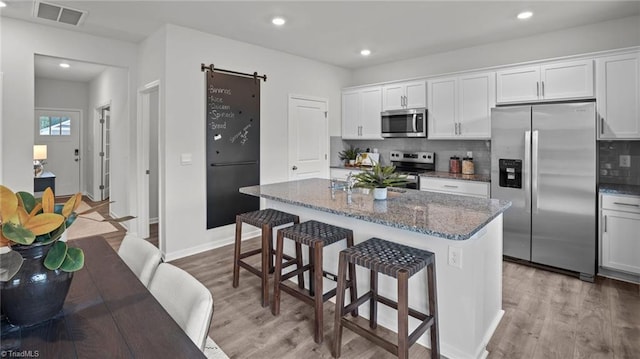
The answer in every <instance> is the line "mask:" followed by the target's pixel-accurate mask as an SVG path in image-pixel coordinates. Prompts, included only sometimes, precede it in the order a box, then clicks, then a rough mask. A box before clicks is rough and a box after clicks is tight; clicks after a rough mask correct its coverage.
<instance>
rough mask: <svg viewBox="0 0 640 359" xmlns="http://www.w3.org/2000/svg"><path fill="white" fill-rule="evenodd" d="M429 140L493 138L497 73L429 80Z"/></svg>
mask: <svg viewBox="0 0 640 359" xmlns="http://www.w3.org/2000/svg"><path fill="white" fill-rule="evenodd" d="M427 84H428V91H427V93H428V95H429V96H428V104H427V108H428V116H429V120H428V128H429V130H428V132H427V136H428V137H429V139H489V138H491V108H492V107H493V106H495V96H496V95H495V93H496V90H495V72H485V73H477V74H469V75H464V76H458V77H448V78H441V79H434V80H429V81H428V82H427Z"/></svg>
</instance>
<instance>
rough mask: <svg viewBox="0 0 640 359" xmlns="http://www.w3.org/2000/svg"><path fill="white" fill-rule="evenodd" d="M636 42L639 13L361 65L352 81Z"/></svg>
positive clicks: (638, 41)
mask: <svg viewBox="0 0 640 359" xmlns="http://www.w3.org/2000/svg"><path fill="white" fill-rule="evenodd" d="M637 45H640V17H639V16H632V17H627V18H623V19H619V20H612V21H606V22H601V23H596V24H592V25H586V26H580V27H575V28H571V29H566V30H560V31H555V32H549V33H545V34H539V35H535V36H530V37H526V38H521V39H516V40H509V41H502V42H496V43H491V44H486V45H480V46H474V47H468V48H464V49H460V50H455V51H449V52H444V53H440V54H435V55H430V56H424V57H417V58H413V59H408V60H403V61H397V62H392V63H388V64H383V65H379V66H371V67H367V68H362V69H358V70H356V71H354V72H353V80H352V83H351V85H354V86H355V85H364V84H370V83H377V82H385V81H393V80H401V79H408V78H415V77H422V76H430V75H439V74H445V73H449V72H456V71H464V70H472V69H477V68H482V67H490V66H499V65H505V64H512V63H518V62H526V61H533V60H541V59H547V58H551V57H561V56H569V55H576V54H582V53H588V52H595V51H603V50H610V49H617V48H623V47H630V46H637Z"/></svg>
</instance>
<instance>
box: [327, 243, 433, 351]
mask: <svg viewBox="0 0 640 359" xmlns="http://www.w3.org/2000/svg"><path fill="white" fill-rule="evenodd" d="M354 263H355V264H357V265H359V266H362V267H365V268H368V269H369V270H370V271H371V288H370V290H369V292H367V293H366V294H364V295H363V296H362V297H360V298H358V299H357V300H355V301H354V300H352V301H351V303H350V304H349V305H347V306H345V305H344V291H345V290H346V284H347V279H346V268H347V264H348V265H349V266H351V265H353V264H354ZM425 267H426V268H427V280H428V283H427V288H428V291H429V315H426V314H423V313H420V312H418V311H416V310H414V309H411V308H409V291H408V287H409V278H410V277H411V276H412V275H414V274H416V273H417V272H419V271H421V270H422V269H423V268H425ZM378 273H382V274H386V275H388V276H390V277H393V278H396V279H397V280H398V301H397V302H395V301H393V300H391V299H389V298H386V297H383V296H381V295H379V294H378ZM337 290H338V293H337V297H336V319H335V324H334V325H335V329H334V351H333V355H334V357H335V358H339V357H340V346H341V344H342V327H343V326H344V327H347V328H349V329H351V330H352V331H353V332H355V333H357V334H359V335H361V336H363V337H365V338H367V339H369V340H370V341H372V342H374V343H375V344H377V345H379V346H381V347H382V348H384V349H386V350H387V351H389V352H391V353H392V354H395V355H397V356H398V358H402V359H406V358H408V357H409V347H410V346H411V345H413V344H414V343H415V342H416V340H418V338H419V337H420V336H421V335H422V334H424V332H425V331H426V330H427V329H431V358H439V357H440V349H439V338H438V315H437V312H438V305H437V294H436V268H435V255H434V254H433V253H431V252H428V251H424V250H420V249H417V248H413V247H409V246H404V245H401V244H398V243H393V242H389V241H385V240H382V239H379V238H371V239H368V240H366V241H364V242H362V243H359V244H357V245H355V246H353V247H351V248H347V249H345V250H343V251H341V252H340V259H339V264H338V288H337ZM366 301H370V313H369V327H371V329H375V328H376V327H377V309H378V302H380V303H382V304H385V305H387V306H389V307H391V308H394V309H396V310H397V311H398V342H397V344H395V343H392V342H391V341H388V340H386V339H384V338H382V337H380V336H378V335H376V334H375V333H374V332H373V331H372V330H370V329H368V328H365V327H362V326H360V325H358V324H356V323H355V322H353V321H349V320H347V319H346V318H344V316H345V315H346V314H347V313H349V312H352V311H353V310H354V309H356V308H358V307H359V306H360V305H362V304H364V303H365V302H366ZM409 316H412V317H414V318H416V319H418V320H420V321H421V323H420V324H419V325H418V327H417V328H416V329H415V330H414V331H413V333H411V334H409Z"/></svg>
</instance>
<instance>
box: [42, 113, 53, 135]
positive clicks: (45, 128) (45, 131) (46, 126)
mask: <svg viewBox="0 0 640 359" xmlns="http://www.w3.org/2000/svg"><path fill="white" fill-rule="evenodd" d="M50 126H51V122H50V121H49V117H48V116H40V135H41V136H48V135H49V134H50V133H51V127H50Z"/></svg>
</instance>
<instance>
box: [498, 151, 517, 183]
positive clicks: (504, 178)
mask: <svg viewBox="0 0 640 359" xmlns="http://www.w3.org/2000/svg"><path fill="white" fill-rule="evenodd" d="M498 166H499V167H500V187H510V188H522V160H510V159H502V158H501V159H499V160H498Z"/></svg>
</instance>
